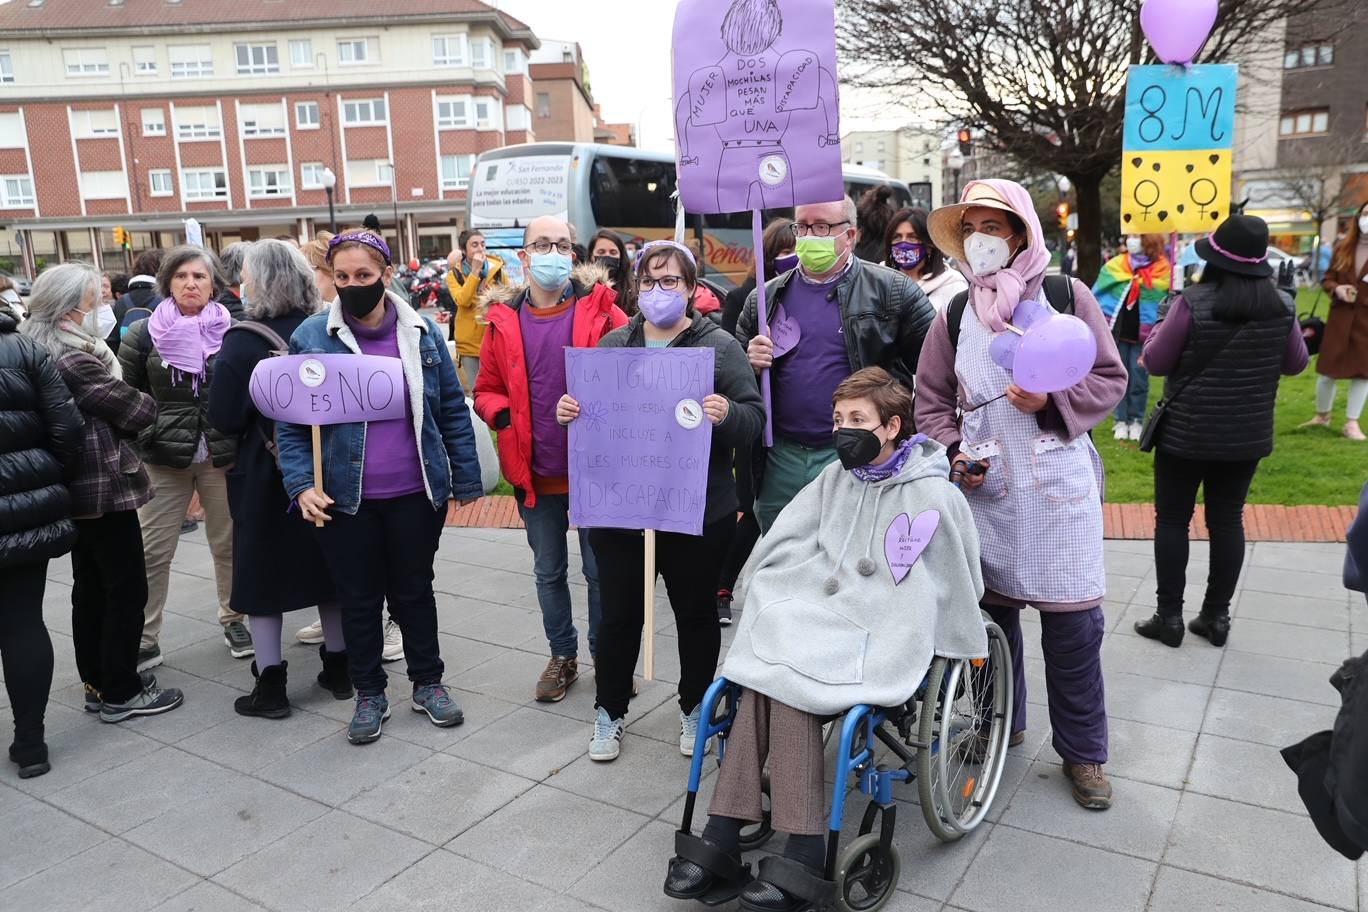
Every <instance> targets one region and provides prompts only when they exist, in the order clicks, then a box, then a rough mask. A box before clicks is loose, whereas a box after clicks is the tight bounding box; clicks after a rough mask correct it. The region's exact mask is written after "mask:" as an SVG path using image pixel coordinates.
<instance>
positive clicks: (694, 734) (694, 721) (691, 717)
mask: <svg viewBox="0 0 1368 912" xmlns="http://www.w3.org/2000/svg"><path fill="white" fill-rule="evenodd" d="M702 718H703V704H702V703H700V704H698V705H697V706H695V707H694V708H693V712H691V713H689V714H688V715H685V714H684V713H680V714H679V752H680V753H681V754H683V755H684V756H686V757H692V756H693V755H694V744H695V743H697V741H698V724H699V722H700V721H702ZM710 753H712V738H709V739H708V740H707V741H705V742H703V756H705V757H706V756H708V754H710Z"/></svg>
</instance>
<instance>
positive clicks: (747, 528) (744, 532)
mask: <svg viewBox="0 0 1368 912" xmlns="http://www.w3.org/2000/svg"><path fill="white" fill-rule="evenodd" d="M759 540H760V521H759V520H757V519H756V518H755V514H754V513H752V512H751V511H749V510H747V511H746V512H745V513H742V514H741V518H740V519H738V520H737V521H736V525H735V526H732V527H731V529H730V530H729V535H728V539H727V543H726V547H725V548H724V549H723V552H722V553H723V554H724V555H725V557H724V559H723V562H722V576H721V577H720V578H719V579H718V581H717V588H718V590H719V591H720V590H722V589H725V590H727V591H728V592H730V591H731V590H733V589H735V588H736V578H737V577H738V576H740V575H741V568H742V567H744V566H746V561H748V560H750V556H751V552H752V551H754V550H755V543H756V542H758V541H759Z"/></svg>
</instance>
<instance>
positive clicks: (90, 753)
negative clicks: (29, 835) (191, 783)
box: [0, 707, 162, 797]
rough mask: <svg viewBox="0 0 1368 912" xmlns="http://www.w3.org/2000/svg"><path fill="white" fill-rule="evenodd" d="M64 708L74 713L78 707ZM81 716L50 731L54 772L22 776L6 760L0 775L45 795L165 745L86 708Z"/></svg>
mask: <svg viewBox="0 0 1368 912" xmlns="http://www.w3.org/2000/svg"><path fill="white" fill-rule="evenodd" d="M65 712H68V713H73V714H74V713H75V712H77V711H76V710H65ZM49 714H51V707H49ZM81 716H83V717H84V718H79V719H78V720H76V721H75V722H74V723H73V724H72V725H71V727H69V728H66V729H64V730H62V731H58V732H51V733H49V734H48V736H47V746H48V761H49V762H50V763H51V764H52V771H51V772H49V773H47V774H46V775H43V776H38V777H36V778H34V779H20V778H19V777H18V775H17V774H16V770H15V767H14V764H12V763H10V762H8V760H6V761H5V763H4V765H3V766H0V777H3V778H4V781H6V782H8V783H9V784H10V785H12V786H14V787H15V788H17V789H19V790H20V791H21V792H27V793H28V794H30V795H35V796H38V797H42V796H44V795H51V794H52V793H53V792H56V791H60V790H61V789H64V788H66V787H67V786H69V785H74V784H76V783H77V782H84V781H86V780H87V779H90V778H91V777H94V776H98V775H100V774H101V773H106V772H108V771H109V770H112V769H114V768H116V767H119V766H122V765H123V764H125V763H128V762H129V761H130V760H136V759H137V758H138V757H141V756H143V755H145V754H150V753H152V752H153V751H155V750H160V749H161V747H162V744H161V743H160V742H158V741H154V740H152V739H151V738H148V737H145V736H144V735H140V734H138V733H137V732H136V731H133V730H132V729H131V728H124V727H123V726H122V725H110V724H106V723H104V722H101V721H100V720H99V718H98V717H96V716H95V715H93V714H91V713H86V712H83V711H82V712H81Z"/></svg>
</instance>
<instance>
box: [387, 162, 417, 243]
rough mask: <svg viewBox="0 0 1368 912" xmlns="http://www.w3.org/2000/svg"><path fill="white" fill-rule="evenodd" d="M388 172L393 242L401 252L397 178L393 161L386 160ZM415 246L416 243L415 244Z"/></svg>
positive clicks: (402, 235) (401, 236)
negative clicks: (392, 214) (392, 208)
mask: <svg viewBox="0 0 1368 912" xmlns="http://www.w3.org/2000/svg"><path fill="white" fill-rule="evenodd" d="M385 164H387V165H389V173H390V204H391V205H392V206H394V243H395V246H397V247H398V248H399V251H400V253H401V254H404V253H406V251H405V250H404V232H403V230H402V229H401V228H400V227H399V178H398V177H397V176H396V175H395V170H394V162H386V163H385ZM415 246H416V245H415Z"/></svg>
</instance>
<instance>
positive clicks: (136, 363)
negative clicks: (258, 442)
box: [119, 320, 237, 469]
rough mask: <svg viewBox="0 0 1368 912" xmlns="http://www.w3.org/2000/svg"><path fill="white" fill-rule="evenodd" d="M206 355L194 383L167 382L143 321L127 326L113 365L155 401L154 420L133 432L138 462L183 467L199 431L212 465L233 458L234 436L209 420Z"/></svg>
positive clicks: (167, 369) (192, 454)
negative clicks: (202, 373)
mask: <svg viewBox="0 0 1368 912" xmlns="http://www.w3.org/2000/svg"><path fill="white" fill-rule="evenodd" d="M216 360H217V356H211V357H210V358H209V363H208V364H206V365H205V368H204V378H203V379H202V380H200V382H199V384H198V388H197V387H196V384H193V383H191V382H190V378H188V377H181V378H180V379H178V380H177V381H176V382H175V383H172V382H171V367H170V366H169V365H168V364H166V362H164V361H162V359H161V355H160V354H158V353H157V350H156V348H154V347H153V345H152V336H151V333H150V332H149V331H148V328H147V321H146V320H139V321H138V322H137V323H134V324H133V325H132V326H131V327H129V330H128V335H127V336H125V337H124V341H123V345H122V346H120V348H119V365H120V366H121V367H122V368H123V379H124V382H125V383H127V384H128V385H129V386H131V387H133V388H134V389H137V390H141V391H142V392H144V393H148V394H150V395H151V396H152V398H153V399H155V400H157V420H156V423H154V424H153V425H152V426H151V427H150V428H148V429H147V430H145V431H143V432H142V433H141V434H139V435H138V451H139V452H140V453H141V454H142V458H143V461H145V462H149V463H151V464H152V465H162V466H169V467H171V468H173V469H184V468H188V467H189V466H190V464H191V463H192V462H194V461H195V450H196V448H197V447H198V446H199V440H200V437H201V436H202V435H207V437H208V439H209V458H210V459H211V460H212V462H213V463H214V466H215V467H217V468H223V467H224V466H228V465H232V464H233V460H234V459H236V458H237V440H236V438H233V437H228V436H226V435H224V434H222V433H220V432H219V431H218V430H216V429H215V428H213V427H211V426H210V424H209V416H208V412H209V389H210V387H211V385H212V384H213V380H214V362H215V361H216Z"/></svg>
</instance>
